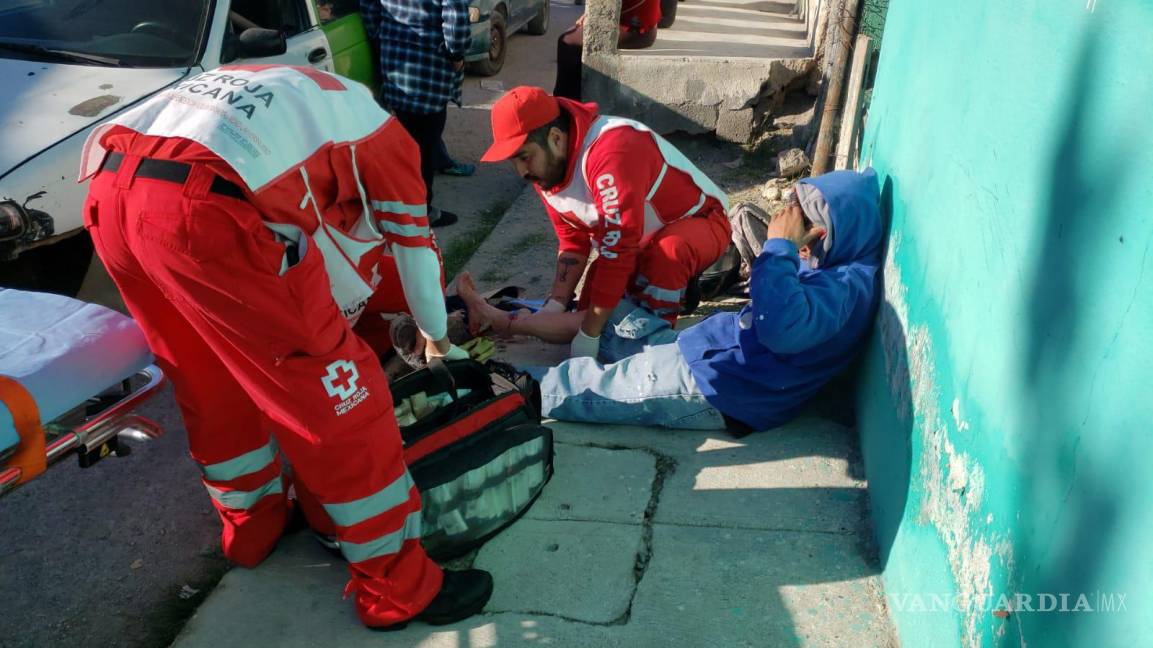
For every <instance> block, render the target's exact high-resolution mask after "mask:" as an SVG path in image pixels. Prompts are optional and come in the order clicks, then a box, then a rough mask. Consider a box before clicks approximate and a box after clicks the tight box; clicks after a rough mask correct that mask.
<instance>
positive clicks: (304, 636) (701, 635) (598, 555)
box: [175, 418, 895, 648]
mask: <svg viewBox="0 0 1153 648" xmlns="http://www.w3.org/2000/svg"><path fill="white" fill-rule="evenodd" d="M552 428H553V430H554V431H555V433H556V440H557V447H556V450H557V452H556V474H555V477H554V478H553V480H552V482H551V483H550V484H549V485H548V487H547V488H546V490H545V492H544V494H543V495H542V496H541V498H540V499H539V500H538V501H537V502H536V504H535V505H534V506H533V507H532V509H531V510H530V511H529V512H528V514H527V515H526V516H525V517H524V518H523V519H521V520H520V521H518V522H517V523H516V524H514V525H513V526H511V527H510V528H509V529H507V530H505V531H504V532H503V533H502V534H500V535H499V536H497V537H496V538H495V539H493V540H492V541H490V542H489V543H488V544H487V545H485V546H484V547H483V548H482V549H481V550H480V551H479V553H478V554H477V555H476V557H475V561H474V564H475V566H477V567H481V568H484V569H488V570H490V571H492V573H493V576H494V578H495V582H496V587H495V592H494V595H493V598H492V600H491V601H490V603H489V604H488V606H487V608H486V609H485V612H484V613H483V614H482V615H480V616H477V617H475V618H473V619H469V620H467V621H465V622H462V623H459V624H456V625H453V626H445V627H442V628H433V627H430V626H426V625H424V624H419V623H417V624H412V625H410V626H409V627H408V628H407V629H406V630H404V631H401V632H398V633H395V634H386V635H382V634H379V633H375V632H370V631H368V630H365V629H364V628H362V627H360V625H359V623H358V622H357V620H356V617H355V615H354V613H353V609H352V605H351V603H350V602H341V601H340V598H339V594H340V591H341V589H342V588H343V586H344V583H345V581H346V580H347V570H346V568H345V566H344V564H343V563H340V562H339V561H335V560H333V559H332V557H331V556H330V555H329V554H328V553H326V552H325V551H324V550H322V549H321V548H320V547H319V545H317V544H316V543H315V542H314V541H313V540H312V539H311V538H310V537H309V536H308V534H297V535H296V536H293V537H290V538H286V539H285V541H283V543H282V545H281V547H280V548H279V549H278V550H277V551H276V553H275V554H274V555H273V556H272V558H271V559H269V561H268V562H266V563H265V564H264V565H263V566H261V567H260V568H259V569H255V570H245V569H234V570H232V571H231V572H230V573H229V574H227V575H226V576H225V577H224V579H223V580H222V581H221V583H220V585H219V586H218V587H217V588H216V590H215V591H214V592H213V593H212V595H211V596H210V597H209V598H208V600H207V601H206V602H205V603H204V604H203V605H202V606H201V607H200V609H199V610H198V612H197V614H196V615H195V616H194V617H193V618H192V620H191V621H190V622H189V623H188V625H187V626H186V627H185V630H184V632H183V633H182V634H181V636H180V637H179V638H178V640H177V641H176V644H175V645H176V646H180V647H181V648H194V647H202V646H203V647H209V646H212V647H217V646H234V645H246V646H254V645H275V646H349V647H354V646H380V645H389V646H438V647H439V646H443V647H446V648H447V647H460V646H470V647H473V648H479V647H481V646H505V645H529V644H546V645H556V646H616V645H620V646H712V645H716V646H849V645H853V646H890V645H895V642H894V640H893V639H892V636H893V635H892V632H891V629H890V627H889V624H888V619H887V614H886V612H885V609H884V606H883V603H882V596H881V594H880V581H879V578H878V573H877V567H876V565H875V564H873V563H872V562H871V559H870V558H869V557H868V553H869V552H868V550H867V549H866V547H867V542H866V538H867V534H868V529H867V527H866V524H867V523H866V521H865V520H866V515H865V498H866V494H865V489H864V483H863V482H861V481H860V480H859V479H857V478H856V477H854V475H855V474H858V473H859V466H857V465H856V464H855V463H854V461H853V460H852V459H851V456H852V451H851V447H852V442H851V434H852V433H851V431H850V430H848V429H845V428H843V427H840V426H838V425H836V424H832V423H829V422H827V421H824V420H821V419H815V418H802V419H800V420H798V421H796V422H794V423H793V424H791V425H789V426H787V427H785V428H782V429H779V430H776V431H773V432H772V433H769V434H759V435H752V436H749V437H746V438H744V439H740V440H735V439H731V438H729V437H727V435H723V434H707V433H696V432H670V431H663V430H655V429H644V428H629V427H614V426H587V425H573V424H565V423H554V424H552Z"/></svg>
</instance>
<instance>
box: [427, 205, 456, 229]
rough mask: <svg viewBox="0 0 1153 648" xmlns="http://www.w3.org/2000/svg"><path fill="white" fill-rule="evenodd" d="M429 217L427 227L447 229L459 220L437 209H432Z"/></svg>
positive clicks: (452, 214) (453, 215)
mask: <svg viewBox="0 0 1153 648" xmlns="http://www.w3.org/2000/svg"><path fill="white" fill-rule="evenodd" d="M430 216H431V218H429V221H428V225H429V227H447V226H449V225H452V224H453V223H455V222H457V221H458V220H460V218H459V217H457V215H456V214H454V213H452V212H450V211H445V210H443V209H439V208H434V211H433V213H432V214H430Z"/></svg>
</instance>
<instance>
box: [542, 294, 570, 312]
mask: <svg viewBox="0 0 1153 648" xmlns="http://www.w3.org/2000/svg"><path fill="white" fill-rule="evenodd" d="M539 312H541V313H563V312H565V305H564V304H562V303H560V302H559V301H557V300H556V299H553V298H552V297H549V298H548V301H546V302H545V303H544V306H541V307H540V311H539Z"/></svg>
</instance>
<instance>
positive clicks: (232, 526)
mask: <svg viewBox="0 0 1153 648" xmlns="http://www.w3.org/2000/svg"><path fill="white" fill-rule="evenodd" d="M139 160H140V158H139V157H136V156H126V157H125V159H124V161H123V163H122V164H121V166H120V168H119V169H118V170H117V171H116V172H108V171H102V172H100V173H99V174H98V175H97V176H96V177H95V178H94V179H93V180H92V183H91V187H90V191H89V196H88V200H87V202H86V204H85V225H86V226H87V228H88V230H89V232H90V233H91V234H92V239H93V242H94V244H95V246H96V250H97V252H98V253H99V255H100V257H101V259H102V260H103V261H104V264H105V266H106V267H107V269H108V273H109V274H110V275H111V277H112V279H113V280H114V281H115V282H116V285H117V287H118V288H119V289H120V292H121V294H122V295H123V297H124V301H125V304H126V305H127V306H128V308H129V310H130V311H131V312H132V315H133V316H134V317H135V318H136V321H137V322H138V323H139V325H140V327H141V328H142V329H143V331H144V334H145V336H146V337H147V339H148V342H149V345H150V346H151V347H152V350H153V352H154V353H155V355H156V358H157V362H158V364H159V365H160V366H161V368H162V369H163V370H164V371H165V373H166V374H167V375H168V376H169V377H170V378H171V380H172V383H173V386H174V388H175V395H176V400H177V403H178V405H179V406H180V409H181V412H182V414H183V417H184V422H185V426H186V428H187V430H188V441H189V446H190V448H191V453H192V456H193V458H194V459H195V460H196V462H197V463H198V464H199V465H200V467H201V470H202V472H203V474H204V483H205V486H206V487H207V488H208V491H209V494H210V495H211V496H212V498H213V504H214V505H215V507H216V509H217V511H218V512H219V513H220V518H221V520H222V521H223V523H224V530H223V535H222V543H223V547H224V552H225V555H226V556H227V557H228V558H229V559H230V560H232V561H234V562H236V563H238V564H240V565H244V566H254V565H256V564H258V563H259V562H261V561H262V560H263V559H264V558H265V557H266V556H267V555H268V553H269V552H270V551H272V549H273V548H274V546H275V544H276V541H277V539H278V538H279V537H280V534H281V533H282V531H283V529H284V525H285V523H286V520H287V516H288V514H289V513H290V510H289V504H288V502H287V499H286V498H287V491H288V487H289V483H290V479H291V480H293V481H295V484H296V487H297V491H298V492H300V493H301V494H302V495H305V494H307V495H308V496H310V497H311V498H312V499H313V500H314V502H315V504H316V505H314V506H307V507H306V508H305V510H306V517H307V518H308V519H309V521H310V523H312V524H313V525H314V526H316V527H317V528H318V529H319V528H322V527H328V528H329V529H330V530H332V529H334V530H335V532H336V535H337V537H338V539H339V540H340V542H341V546H342V550H343V551H344V553H345V556H346V558H348V560H349V568H350V571H351V573H352V580H351V582H350V584H349V590H350V591H355V592H356V608H357V612H358V614H359V615H360V618H361V620H362V621H363V622H364V623H365V624H367V625H373V626H383V625H390V624H393V623H396V622H399V621H403V620H405V619H408V618H411V617H412V616H414V615H415V614H417V613H419V612H420V611H421V610H423V609H424V608H425V607H426V606H427V605H428V603H429V601H431V600H432V598H433V597H434V596H435V595H436V594H437V593H438V592H439V590H440V585H441V579H442V572H441V570H440V568H439V567H437V565H436V564H435V563H433V562H432V561H431V560H430V559H429V558H428V556H427V555H425V553H424V550H423V548H422V547H421V545H420V495H419V493H418V491H417V489H416V487H415V486H414V485H413V483H412V480H411V477H410V476H409V474H408V469H407V467H406V466H405V464H404V460H403V449H402V445H401V439H400V432H399V429H398V427H397V424H396V419H395V417H394V414H393V410H392V398H391V395H390V393H389V389H388V383H387V379H386V377H385V374H384V371H383V369H382V368H381V366H380V363H379V361H378V359H377V357H376V355H375V354H374V353H373V351H372V349H370V348H369V346H368V345H367V344H366V343H365V342H364V341H363V340H362V339H361V338H359V337H358V336H356V335H355V334H353V332H352V330H351V328H350V327H349V325H348V322H347V321H346V320H345V319H344V318H343V316H342V315H341V313H340V311H339V309H338V308H337V306H336V304H335V302H334V301H333V299H332V297H331V293H330V289H329V285H328V275H327V273H326V272H325V270H324V265H323V260H322V259H321V257H320V255H319V254H318V253H317V252H316V249H315V246H312V247H311V248H310V249H308V250H307V251H306V253H305V254H304V256H303V258H302V259H300V261H299V263H297V264H296V265H295V266H293V267H291V268H289V269H287V271H286V272H284V274H283V275H281V264H282V258H283V256H284V247H283V245H281V244H279V243H277V242H276V241H275V239H274V238H273V235H272V233H271V231H270V230H269V229H268V228H267V227H265V226H264V224H263V221H262V219H261V215H260V213H259V212H258V211H257V210H256V208H255V207H253V206H252V205H251V204H250V203H248V202H246V201H243V200H238V199H235V198H231V197H228V196H223V195H218V194H215V193H211V192H210V186H211V184H212V181H213V179H214V178H215V175H214V174H213V173H212V172H211V171H209V170H208V168H207V167H206V166H204V165H202V164H199V163H195V164H193V165H192V168H191V172H190V173H189V176H188V179H187V180H186V181H185V182H184V184H177V183H174V182H169V181H165V180H155V179H149V178H141V177H134V175H135V172H136V168H137V166H138V164H139ZM282 454H283V457H285V458H287V461H288V462H289V463H290V464H291V474H289V473H288V471H287V469H286V468H285V467H284V465H283V464H282V459H281V456H282ZM305 499H306V498H305V497H302V502H304V501H305ZM318 517H327V518H329V519H326V520H318V519H317V518H318Z"/></svg>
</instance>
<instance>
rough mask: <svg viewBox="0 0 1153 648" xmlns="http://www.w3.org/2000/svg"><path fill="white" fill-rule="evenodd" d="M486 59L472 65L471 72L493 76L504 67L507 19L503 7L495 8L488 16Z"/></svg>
mask: <svg viewBox="0 0 1153 648" xmlns="http://www.w3.org/2000/svg"><path fill="white" fill-rule="evenodd" d="M488 20H489V27H488V28H489V34H490V36H489V38H490V39H491V40H490V41H489V46H488V57H487V58H483V59H481V60H479V61H476V62H474V63H473V64H472V70H473V71H474V72H476V73H477V74H479V75H481V76H493V75H494V74H497V73H498V72H500V70H501V68H503V67H504V59H505V57H506V55H507V54H508V19H507V18H505V15H504V6H503V5H502V6H500V7H497V8H496V9H494V10H493V12H492V15H491V16H489V19H488Z"/></svg>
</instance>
